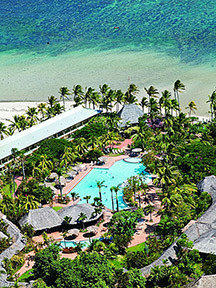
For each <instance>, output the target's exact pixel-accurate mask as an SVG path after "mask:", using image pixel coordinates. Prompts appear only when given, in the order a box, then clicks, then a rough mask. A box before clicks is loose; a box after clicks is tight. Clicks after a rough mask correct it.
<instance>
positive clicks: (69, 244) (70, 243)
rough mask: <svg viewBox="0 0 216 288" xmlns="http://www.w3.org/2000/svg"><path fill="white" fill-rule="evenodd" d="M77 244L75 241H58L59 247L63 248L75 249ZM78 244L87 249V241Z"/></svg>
mask: <svg viewBox="0 0 216 288" xmlns="http://www.w3.org/2000/svg"><path fill="white" fill-rule="evenodd" d="M77 243H78V242H75V241H60V245H61V247H63V248H70V247H73V248H74V247H76V245H77ZM80 243H82V244H83V248H87V247H88V246H89V244H90V242H89V240H83V241H80Z"/></svg>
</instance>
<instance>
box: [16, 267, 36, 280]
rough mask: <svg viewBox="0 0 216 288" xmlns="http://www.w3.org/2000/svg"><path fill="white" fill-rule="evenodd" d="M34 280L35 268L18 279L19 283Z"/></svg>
mask: <svg viewBox="0 0 216 288" xmlns="http://www.w3.org/2000/svg"><path fill="white" fill-rule="evenodd" d="M33 279H34V275H33V268H32V269H29V270H27V271H26V272H25V273H23V274H22V275H21V276H20V277H19V278H18V282H27V281H30V280H33Z"/></svg>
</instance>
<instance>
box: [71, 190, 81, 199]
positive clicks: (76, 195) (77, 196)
mask: <svg viewBox="0 0 216 288" xmlns="http://www.w3.org/2000/svg"><path fill="white" fill-rule="evenodd" d="M71 197H72V200H73V201H75V200H76V199H78V198H79V194H78V193H76V192H71Z"/></svg>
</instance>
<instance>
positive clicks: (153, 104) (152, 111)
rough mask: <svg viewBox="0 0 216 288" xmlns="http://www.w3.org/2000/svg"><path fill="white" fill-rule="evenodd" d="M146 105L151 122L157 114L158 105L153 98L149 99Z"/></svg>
mask: <svg viewBox="0 0 216 288" xmlns="http://www.w3.org/2000/svg"><path fill="white" fill-rule="evenodd" d="M148 105H149V106H148V107H149V116H150V119H151V121H153V119H154V118H156V117H157V115H158V113H159V108H158V103H157V101H156V100H155V99H154V98H152V97H151V98H150V101H149V104H148Z"/></svg>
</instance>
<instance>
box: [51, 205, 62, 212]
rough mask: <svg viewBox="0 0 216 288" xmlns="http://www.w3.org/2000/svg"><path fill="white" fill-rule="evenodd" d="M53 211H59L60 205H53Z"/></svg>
mask: <svg viewBox="0 0 216 288" xmlns="http://www.w3.org/2000/svg"><path fill="white" fill-rule="evenodd" d="M52 208H53V209H54V210H55V211H59V210H60V209H62V207H60V206H54V207H52Z"/></svg>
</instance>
